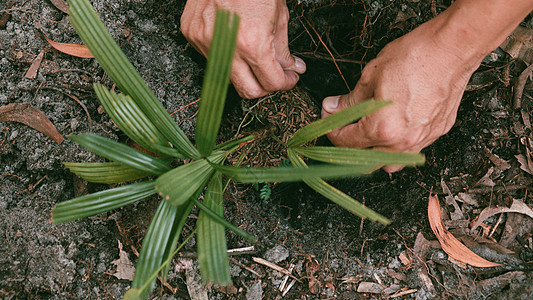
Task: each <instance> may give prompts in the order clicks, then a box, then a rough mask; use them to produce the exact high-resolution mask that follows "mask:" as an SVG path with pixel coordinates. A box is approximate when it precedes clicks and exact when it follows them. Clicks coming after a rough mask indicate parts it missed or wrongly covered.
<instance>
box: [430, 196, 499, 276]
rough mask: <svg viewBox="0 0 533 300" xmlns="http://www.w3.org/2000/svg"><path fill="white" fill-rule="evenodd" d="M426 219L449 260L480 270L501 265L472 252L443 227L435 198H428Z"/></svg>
mask: <svg viewBox="0 0 533 300" xmlns="http://www.w3.org/2000/svg"><path fill="white" fill-rule="evenodd" d="M428 218H429V225H430V226H431V230H432V231H433V233H435V236H437V239H438V240H439V243H440V246H441V248H442V250H444V252H446V253H447V254H448V255H449V256H450V257H451V258H453V259H455V260H457V261H460V262H462V263H465V264H469V265H471V266H474V267H480V268H489V267H496V266H501V264H498V263H493V262H490V261H488V260H486V259H484V258H482V257H480V256H479V255H477V254H475V253H474V252H472V250H470V249H468V248H467V247H466V246H465V245H463V244H462V243H461V242H459V240H458V239H456V238H455V237H454V236H453V235H452V234H451V233H450V232H449V231H448V230H447V229H446V228H445V227H444V223H442V216H441V213H440V205H439V199H438V198H437V196H429V203H428Z"/></svg>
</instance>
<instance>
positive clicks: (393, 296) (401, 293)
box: [386, 289, 418, 299]
mask: <svg viewBox="0 0 533 300" xmlns="http://www.w3.org/2000/svg"><path fill="white" fill-rule="evenodd" d="M416 292H418V290H417V289H410V290H407V291H403V292H399V293H396V294H394V295H391V296H389V297H387V298H386V299H390V298H398V297H401V296H405V295H409V294H412V293H416Z"/></svg>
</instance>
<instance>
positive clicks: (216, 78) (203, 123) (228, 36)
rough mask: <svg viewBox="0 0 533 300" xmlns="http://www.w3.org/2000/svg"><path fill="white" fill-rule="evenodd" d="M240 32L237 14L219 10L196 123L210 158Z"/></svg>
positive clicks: (200, 145) (198, 138)
mask: <svg viewBox="0 0 533 300" xmlns="http://www.w3.org/2000/svg"><path fill="white" fill-rule="evenodd" d="M238 29H239V17H238V16H237V15H235V14H230V12H228V11H223V10H218V11H217V14H216V19H215V31H214V33H213V40H212V41H211V47H210V49H209V59H208V61H207V71H206V75H205V79H204V83H203V86H202V97H201V99H202V100H201V101H200V107H199V111H198V119H197V120H198V122H197V124H196V141H197V142H196V143H197V146H198V150H199V151H200V153H201V154H202V156H204V157H205V156H208V155H210V154H211V151H212V150H213V148H214V146H215V142H216V137H217V134H218V130H219V127H220V120H221V119H222V113H223V111H224V103H225V101H226V93H227V90H228V85H229V79H230V73H231V64H232V61H233V53H234V51H235V44H236V40H237V31H238Z"/></svg>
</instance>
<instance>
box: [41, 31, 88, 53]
mask: <svg viewBox="0 0 533 300" xmlns="http://www.w3.org/2000/svg"><path fill="white" fill-rule="evenodd" d="M44 38H45V39H46V41H47V42H48V43H49V44H50V46H52V47H54V49H56V50H57V51H59V52H63V53H65V54H68V55H72V56H76V57H81V58H93V57H94V56H93V55H92V54H91V51H89V48H87V46H85V45H78V44H70V43H58V42H54V41H52V40H51V39H49V38H47V37H46V35H45V36H44Z"/></svg>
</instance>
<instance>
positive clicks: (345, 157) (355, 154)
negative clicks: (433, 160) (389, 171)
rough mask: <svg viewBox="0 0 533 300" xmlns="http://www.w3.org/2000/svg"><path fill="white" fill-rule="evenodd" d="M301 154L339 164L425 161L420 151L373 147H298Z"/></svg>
mask: <svg viewBox="0 0 533 300" xmlns="http://www.w3.org/2000/svg"><path fill="white" fill-rule="evenodd" d="M292 149H293V150H294V151H296V152H298V153H299V154H301V155H303V156H306V157H308V158H311V159H314V160H318V161H321V162H326V163H331V164H339V165H356V166H357V165H365V166H382V165H410V166H414V165H420V164H423V163H424V162H425V159H424V155H422V154H418V153H393V152H383V151H377V150H372V149H354V148H340V147H296V148H292Z"/></svg>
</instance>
